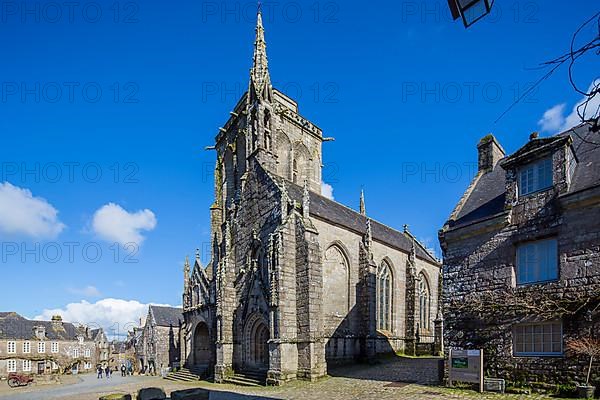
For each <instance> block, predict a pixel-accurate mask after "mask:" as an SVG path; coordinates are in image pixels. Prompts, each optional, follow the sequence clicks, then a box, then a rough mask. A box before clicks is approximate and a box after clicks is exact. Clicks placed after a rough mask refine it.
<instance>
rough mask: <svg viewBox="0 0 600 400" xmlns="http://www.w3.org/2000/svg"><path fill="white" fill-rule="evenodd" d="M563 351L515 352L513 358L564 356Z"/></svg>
mask: <svg viewBox="0 0 600 400" xmlns="http://www.w3.org/2000/svg"><path fill="white" fill-rule="evenodd" d="M564 357H565V354H564V353H517V354H513V358H564Z"/></svg>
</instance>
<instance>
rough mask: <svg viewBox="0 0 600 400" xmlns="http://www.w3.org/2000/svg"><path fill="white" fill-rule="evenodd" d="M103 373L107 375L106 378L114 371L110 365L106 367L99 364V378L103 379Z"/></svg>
mask: <svg viewBox="0 0 600 400" xmlns="http://www.w3.org/2000/svg"><path fill="white" fill-rule="evenodd" d="M102 375H106V379H109V378H110V376H111V375H112V371H111V370H110V367H109V366H108V365H107V366H106V368H102V365H98V379H102Z"/></svg>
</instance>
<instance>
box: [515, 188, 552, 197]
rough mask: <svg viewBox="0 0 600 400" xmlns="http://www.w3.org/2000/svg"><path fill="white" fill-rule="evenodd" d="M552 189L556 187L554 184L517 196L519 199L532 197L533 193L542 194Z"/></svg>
mask: <svg viewBox="0 0 600 400" xmlns="http://www.w3.org/2000/svg"><path fill="white" fill-rule="evenodd" d="M552 189H554V185H552V186H548V187H545V188H542V189H538V190H535V191H533V192H529V193H527V194H520V193H519V195H518V197H517V200H521V199H526V198H528V197H531V196H533V195H536V194H540V193H543V192H549V191H550V190H552Z"/></svg>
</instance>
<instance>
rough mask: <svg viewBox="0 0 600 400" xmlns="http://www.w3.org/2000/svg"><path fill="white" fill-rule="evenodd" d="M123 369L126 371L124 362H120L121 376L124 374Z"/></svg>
mask: <svg viewBox="0 0 600 400" xmlns="http://www.w3.org/2000/svg"><path fill="white" fill-rule="evenodd" d="M125 371H126V368H125V364H121V376H125Z"/></svg>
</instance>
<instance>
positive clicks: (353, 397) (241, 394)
mask: <svg viewBox="0 0 600 400" xmlns="http://www.w3.org/2000/svg"><path fill="white" fill-rule="evenodd" d="M431 363H432V361H427V360H423V359H415V360H409V359H401V360H396V361H390V362H385V363H381V364H377V365H373V366H368V367H365V366H353V367H349V368H344V369H336V370H333V371H331V375H332V376H331V377H328V378H325V379H323V380H321V381H319V382H315V383H308V382H292V383H290V384H287V385H285V386H281V387H260V388H244V387H239V386H232V385H216V384H211V383H207V382H199V383H197V384H186V383H177V382H170V381H166V380H164V379H161V378H157V377H128V378H122V379H121V378H120V377H118V378H116V379H114V380H113V381H112V382H110V383H108V382H98V380H96V379H95V377H93V376H83V377H82V380H81V381H80V382H79V383H75V384H71V385H61V386H55V387H38V388H24V389H17V390H15V391H14V392H9V393H7V392H5V391H2V392H0V399H1V400H9V399H10V400H54V399H61V400H98V397H99V396H101V395H103V394H108V393H116V392H125V393H135V392H136V391H137V390H138V389H139V388H141V387H151V386H156V387H162V388H163V389H165V391H166V392H167V393H170V392H171V391H173V390H177V389H187V388H191V387H204V388H207V389H210V390H211V396H210V398H211V400H271V399H290V400H359V399H360V400H364V399H374V400H391V399H394V400H398V399H411V400H412V399H415V400H428V399H431V400H434V399H435V400H440V399H489V400H504V399H507V400H517V399H523V400H538V399H549V397H546V396H542V395H530V396H527V395H504V396H501V395H498V394H484V395H482V394H479V393H476V392H473V391H466V390H458V389H448V388H443V387H439V386H435V385H426V384H423V383H407V382H400V381H402V380H411V381H415V380H417V381H427V380H429V379H430V378H431V376H432V375H431V369H432V368H431V365H432V364H431ZM436 373H437V372H436ZM407 378H410V379H407Z"/></svg>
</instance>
